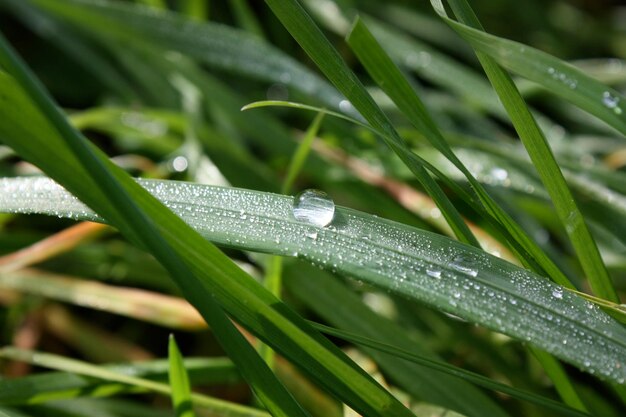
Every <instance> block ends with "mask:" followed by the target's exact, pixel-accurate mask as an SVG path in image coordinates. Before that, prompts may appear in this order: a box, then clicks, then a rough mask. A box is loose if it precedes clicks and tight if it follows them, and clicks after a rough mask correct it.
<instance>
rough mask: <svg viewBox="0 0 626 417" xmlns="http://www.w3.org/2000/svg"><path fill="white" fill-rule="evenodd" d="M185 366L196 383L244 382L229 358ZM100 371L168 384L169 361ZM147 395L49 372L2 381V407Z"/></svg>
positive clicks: (197, 360) (135, 387)
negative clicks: (79, 399)
mask: <svg viewBox="0 0 626 417" xmlns="http://www.w3.org/2000/svg"><path fill="white" fill-rule="evenodd" d="M184 365H185V368H186V369H187V370H188V372H189V376H190V378H191V381H193V382H194V383H198V384H213V385H217V384H229V383H237V382H240V381H241V376H240V375H239V373H238V372H237V369H236V368H235V366H234V365H233V363H232V362H231V361H230V360H228V359H226V358H192V359H186V360H185V361H184ZM101 368H103V369H107V370H109V371H112V372H114V373H116V374H122V375H126V376H134V377H137V378H141V379H142V380H149V381H156V382H166V381H167V375H168V370H169V363H168V361H167V360H156V361H150V362H141V363H124V364H114V365H103V366H101ZM146 391H148V389H147V388H145V387H141V386H140V385H128V384H127V383H124V382H120V381H114V380H111V381H103V380H102V379H99V378H95V377H91V376H86V375H78V374H73V373H69V372H47V373H38V374H35V375H28V376H24V377H22V378H18V379H11V380H9V379H4V380H1V381H0V404H9V405H12V404H16V405H17V404H39V403H45V402H49V401H54V400H59V399H69V398H78V397H83V396H87V397H108V396H113V395H118V394H132V393H143V392H146ZM198 398H199V397H198Z"/></svg>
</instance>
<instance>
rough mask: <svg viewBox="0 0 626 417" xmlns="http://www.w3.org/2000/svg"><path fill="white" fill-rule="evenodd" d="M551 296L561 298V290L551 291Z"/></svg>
mask: <svg viewBox="0 0 626 417" xmlns="http://www.w3.org/2000/svg"><path fill="white" fill-rule="evenodd" d="M552 296H553V297H554V298H558V299H561V298H563V288H555V289H554V290H552Z"/></svg>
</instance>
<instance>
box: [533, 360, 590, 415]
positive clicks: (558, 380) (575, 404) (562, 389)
mask: <svg viewBox="0 0 626 417" xmlns="http://www.w3.org/2000/svg"><path fill="white" fill-rule="evenodd" d="M531 352H532V353H533V355H535V357H536V358H537V360H538V361H539V363H540V364H541V366H542V367H543V369H544V370H545V371H546V374H548V376H549V377H550V379H552V381H554V387H555V388H556V390H557V391H558V392H559V395H560V397H561V398H562V399H563V401H565V403H566V404H568V405H569V406H570V407H572V408H575V409H577V410H581V411H587V409H586V407H585V404H583V402H582V400H581V399H580V397H579V396H578V393H577V392H576V390H575V389H574V386H573V385H572V383H571V382H570V380H569V377H568V376H567V373H566V372H565V369H563V366H562V365H561V364H560V363H559V361H558V360H556V359H554V357H553V356H552V355H550V354H548V353H546V352H544V351H542V350H540V349H535V348H533V349H532V350H531Z"/></svg>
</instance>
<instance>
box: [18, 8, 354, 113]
mask: <svg viewBox="0 0 626 417" xmlns="http://www.w3.org/2000/svg"><path fill="white" fill-rule="evenodd" d="M28 2H29V3H31V4H34V5H36V6H37V7H39V8H41V9H43V10H45V11H47V12H48V13H51V14H53V15H54V16H57V17H59V18H62V19H64V20H67V21H69V22H71V23H72V24H74V25H76V26H78V27H80V28H81V29H83V30H86V31H88V32H89V33H93V34H95V35H97V36H101V37H106V38H108V39H117V40H121V41H124V42H130V43H132V44H138V45H148V46H152V45H157V46H159V47H161V48H167V49H173V50H176V51H179V52H181V53H183V54H185V55H188V56H190V57H192V58H194V59H197V60H198V61H201V62H203V63H206V64H208V65H211V66H214V67H216V68H219V69H223V70H227V71H235V72H238V73H241V74H244V75H247V76H250V77H253V78H256V79H262V80H265V81H270V82H274V83H281V84H284V85H286V86H288V87H291V88H294V89H295V90H297V91H301V92H303V93H304V94H306V95H307V96H309V97H315V98H316V99H318V100H319V101H320V102H321V103H323V104H324V105H326V106H328V107H330V108H334V109H340V108H339V103H340V102H341V101H342V100H343V97H342V96H341V95H340V94H339V93H337V90H335V89H334V88H333V87H332V86H330V85H328V83H327V82H325V81H324V80H322V79H321V78H319V77H318V76H317V75H315V74H313V73H312V72H311V71H309V70H308V69H307V68H306V67H304V66H303V65H302V64H300V63H298V62H297V61H296V60H294V59H293V58H291V57H290V56H288V55H286V54H284V53H283V52H281V51H280V50H278V49H276V48H275V47H273V46H272V45H270V44H269V43H266V42H264V41H262V40H261V39H260V38H259V37H257V36H255V35H252V34H250V33H247V32H244V31H241V30H237V29H234V28H232V27H228V26H225V25H220V24H217V23H210V22H195V21H192V20H189V19H185V18H184V17H182V16H180V15H177V14H176V13H170V12H165V11H158V12H157V11H150V10H148V9H146V8H140V7H136V6H133V5H131V4H126V3H123V2H111V1H99V2H93V1H86V0H68V1H64V2H62V3H59V2H58V1H56V0H28ZM353 114H354V115H355V116H358V115H357V114H356V113H354V112H353Z"/></svg>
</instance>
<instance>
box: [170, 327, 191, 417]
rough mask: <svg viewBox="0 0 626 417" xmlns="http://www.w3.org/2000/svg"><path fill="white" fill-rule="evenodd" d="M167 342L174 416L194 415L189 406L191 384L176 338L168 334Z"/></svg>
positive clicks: (189, 416)
mask: <svg viewBox="0 0 626 417" xmlns="http://www.w3.org/2000/svg"><path fill="white" fill-rule="evenodd" d="M169 339H170V340H169V344H168V361H169V364H170V369H169V380H170V387H171V389H172V405H173V407H174V411H175V412H176V417H194V416H195V413H194V412H193V408H192V406H191V402H192V399H191V385H190V383H189V375H187V370H186V369H185V363H184V361H183V356H182V355H181V353H180V350H179V349H178V345H177V344H176V339H175V338H174V335H173V334H170V338H169Z"/></svg>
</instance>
